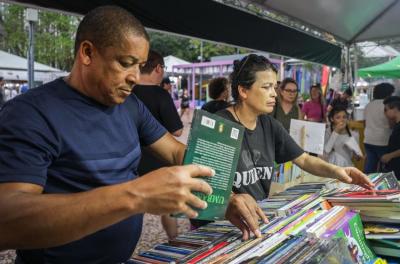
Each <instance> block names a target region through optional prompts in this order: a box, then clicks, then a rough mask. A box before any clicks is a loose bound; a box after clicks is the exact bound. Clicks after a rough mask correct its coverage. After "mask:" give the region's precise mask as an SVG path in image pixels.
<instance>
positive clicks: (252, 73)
mask: <svg viewBox="0 0 400 264" xmlns="http://www.w3.org/2000/svg"><path fill="white" fill-rule="evenodd" d="M267 70H271V71H273V72H275V73H278V71H277V70H276V68H275V66H274V65H273V64H272V63H271V62H270V61H269V60H268V59H267V58H265V57H264V56H260V55H256V54H250V55H248V56H246V57H244V58H242V59H241V60H235V61H234V62H233V72H232V73H231V75H230V79H231V84H232V97H233V99H234V100H235V101H236V102H238V100H239V85H241V86H243V87H244V88H246V89H250V87H251V86H252V85H253V83H254V82H255V81H256V73H257V72H259V71H267Z"/></svg>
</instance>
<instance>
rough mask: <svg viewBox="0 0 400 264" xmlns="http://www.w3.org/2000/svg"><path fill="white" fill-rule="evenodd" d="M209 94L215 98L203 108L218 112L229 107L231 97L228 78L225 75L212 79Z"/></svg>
mask: <svg viewBox="0 0 400 264" xmlns="http://www.w3.org/2000/svg"><path fill="white" fill-rule="evenodd" d="M208 94H209V96H210V97H211V98H212V99H213V100H212V101H210V102H208V103H206V104H204V105H203V106H202V108H201V109H203V110H206V111H207V112H210V113H216V112H218V111H219V110H222V109H225V108H227V107H228V106H229V103H228V102H227V100H228V97H229V88H228V79H226V78H224V77H219V78H214V79H212V80H211V81H210V84H209V85H208Z"/></svg>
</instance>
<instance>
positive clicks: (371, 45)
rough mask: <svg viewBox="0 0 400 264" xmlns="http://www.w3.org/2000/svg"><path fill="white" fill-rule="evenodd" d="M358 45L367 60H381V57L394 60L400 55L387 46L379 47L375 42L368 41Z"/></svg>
mask: <svg viewBox="0 0 400 264" xmlns="http://www.w3.org/2000/svg"><path fill="white" fill-rule="evenodd" d="M357 45H358V46H359V47H360V48H361V50H362V52H363V56H364V57H366V58H381V57H390V58H394V57H397V56H399V55H400V53H399V52H398V51H397V50H395V49H394V48H392V47H391V46H387V45H383V46H379V45H378V44H376V43H375V42H370V41H366V42H362V43H359V44H357Z"/></svg>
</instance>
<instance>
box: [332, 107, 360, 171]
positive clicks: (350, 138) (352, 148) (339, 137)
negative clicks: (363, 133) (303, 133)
mask: <svg viewBox="0 0 400 264" xmlns="http://www.w3.org/2000/svg"><path fill="white" fill-rule="evenodd" d="M328 119H329V122H330V127H328V129H327V130H326V134H325V147H324V152H325V154H326V155H327V161H328V162H329V163H332V164H335V165H337V166H343V167H346V166H353V162H352V161H351V159H352V157H353V155H355V157H356V158H357V159H359V158H362V157H363V155H362V152H361V149H360V146H359V144H358V139H359V135H358V133H357V132H356V131H350V129H349V127H348V125H347V120H348V113H347V111H346V108H345V107H343V106H337V107H334V108H332V110H331V111H330V112H329V115H328Z"/></svg>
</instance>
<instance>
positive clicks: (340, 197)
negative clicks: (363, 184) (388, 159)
mask: <svg viewBox="0 0 400 264" xmlns="http://www.w3.org/2000/svg"><path fill="white" fill-rule="evenodd" d="M369 177H370V178H371V180H372V181H373V182H374V183H375V185H376V189H377V190H373V191H362V190H361V189H360V188H353V189H352V190H341V191H337V192H336V193H333V194H332V193H331V194H329V196H327V197H324V198H325V199H326V200H327V201H329V203H331V204H332V205H336V206H338V205H341V206H346V207H348V208H350V209H352V210H354V211H356V212H359V213H360V216H361V219H362V222H363V224H364V230H365V236H366V238H367V239H368V242H369V244H370V246H371V248H372V249H373V250H374V251H375V253H376V254H378V255H380V256H384V257H386V258H390V257H394V258H398V259H397V260H395V261H397V263H400V186H399V183H398V182H397V179H396V178H395V176H394V175H393V174H392V173H376V174H371V175H369ZM395 263H396V262H395Z"/></svg>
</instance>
